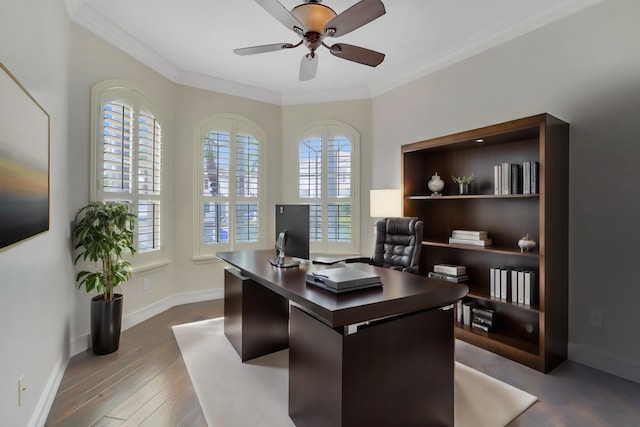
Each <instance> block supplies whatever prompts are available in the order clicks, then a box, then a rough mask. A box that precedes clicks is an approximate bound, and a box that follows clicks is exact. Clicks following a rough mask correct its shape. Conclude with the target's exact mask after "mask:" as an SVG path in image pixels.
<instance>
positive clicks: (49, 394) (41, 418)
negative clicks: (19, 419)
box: [29, 358, 69, 427]
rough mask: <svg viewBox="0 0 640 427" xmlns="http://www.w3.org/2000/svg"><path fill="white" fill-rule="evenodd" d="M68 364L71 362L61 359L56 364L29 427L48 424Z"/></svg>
mask: <svg viewBox="0 0 640 427" xmlns="http://www.w3.org/2000/svg"><path fill="white" fill-rule="evenodd" d="M68 362H69V360H64V358H60V360H59V361H58V363H56V368H55V369H54V370H53V372H52V373H51V375H50V376H49V380H48V381H47V384H46V386H45V388H44V392H43V393H42V395H41V396H40V400H39V401H38V404H37V405H36V408H35V410H34V411H33V415H32V417H31V419H30V420H29V427H41V426H44V423H45V422H47V417H48V416H49V411H50V410H51V405H53V400H54V399H55V398H56V393H58V388H59V387H60V383H61V382H62V377H63V376H64V371H65V370H66V369H67V363H68Z"/></svg>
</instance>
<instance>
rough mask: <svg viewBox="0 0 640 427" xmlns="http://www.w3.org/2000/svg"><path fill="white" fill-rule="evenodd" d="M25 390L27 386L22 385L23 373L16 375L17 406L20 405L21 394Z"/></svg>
mask: <svg viewBox="0 0 640 427" xmlns="http://www.w3.org/2000/svg"><path fill="white" fill-rule="evenodd" d="M25 391H27V388H26V387H25V386H24V374H22V375H20V377H18V406H22V397H23V396H22V394H23V393H24V392H25Z"/></svg>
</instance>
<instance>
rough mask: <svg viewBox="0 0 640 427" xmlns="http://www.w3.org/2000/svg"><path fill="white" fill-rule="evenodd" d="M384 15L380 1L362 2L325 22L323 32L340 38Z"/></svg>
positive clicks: (364, 0)
mask: <svg viewBox="0 0 640 427" xmlns="http://www.w3.org/2000/svg"><path fill="white" fill-rule="evenodd" d="M256 1H257V0H256ZM385 13H386V10H385V9H384V4H382V2H381V1H380V0H362V1H360V2H358V3H356V4H354V5H353V6H351V7H350V8H349V9H347V10H345V11H344V12H342V13H341V14H340V15H338V16H336V17H335V18H333V19H332V20H331V21H329V22H327V24H326V25H325V26H324V31H325V33H326V34H327V35H329V36H331V37H340V36H343V35H345V34H347V33H350V32H351V31H353V30H356V29H358V28H360V27H362V26H363V25H364V24H368V23H369V22H371V21H373V20H374V19H377V18H379V17H381V16H382V15H384V14H385Z"/></svg>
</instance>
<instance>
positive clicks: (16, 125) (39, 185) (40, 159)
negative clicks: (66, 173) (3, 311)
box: [0, 63, 50, 248]
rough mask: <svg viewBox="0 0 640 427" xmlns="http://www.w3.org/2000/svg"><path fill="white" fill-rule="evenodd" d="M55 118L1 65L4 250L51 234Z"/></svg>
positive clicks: (0, 242) (0, 225) (0, 239)
mask: <svg viewBox="0 0 640 427" xmlns="http://www.w3.org/2000/svg"><path fill="white" fill-rule="evenodd" d="M49 136H50V117H49V114H48V113H47V112H46V111H45V110H44V109H43V108H42V107H41V106H40V105H39V104H38V103H37V102H36V100H35V99H34V98H33V97H32V96H31V95H30V94H29V92H27V90H26V89H25V88H24V86H22V84H20V82H19V81H18V80H17V79H16V78H15V77H14V76H13V75H12V74H11V72H9V70H8V69H7V68H6V67H5V66H4V65H3V64H2V63H0V248H4V247H6V246H9V245H12V244H14V243H16V242H19V241H21V240H24V239H26V238H28V237H31V236H35V235H36V234H39V233H42V232H44V231H47V230H49Z"/></svg>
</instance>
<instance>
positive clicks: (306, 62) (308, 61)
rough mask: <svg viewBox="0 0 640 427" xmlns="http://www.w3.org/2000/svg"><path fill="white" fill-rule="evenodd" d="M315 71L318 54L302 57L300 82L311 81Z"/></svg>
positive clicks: (308, 54) (316, 69)
mask: <svg viewBox="0 0 640 427" xmlns="http://www.w3.org/2000/svg"><path fill="white" fill-rule="evenodd" d="M317 71H318V54H317V53H314V54H313V56H311V53H307V54H306V55H304V56H303V57H302V61H300V81H301V82H304V81H307V80H311V79H313V78H314V77H315V76H316V72H317Z"/></svg>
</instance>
